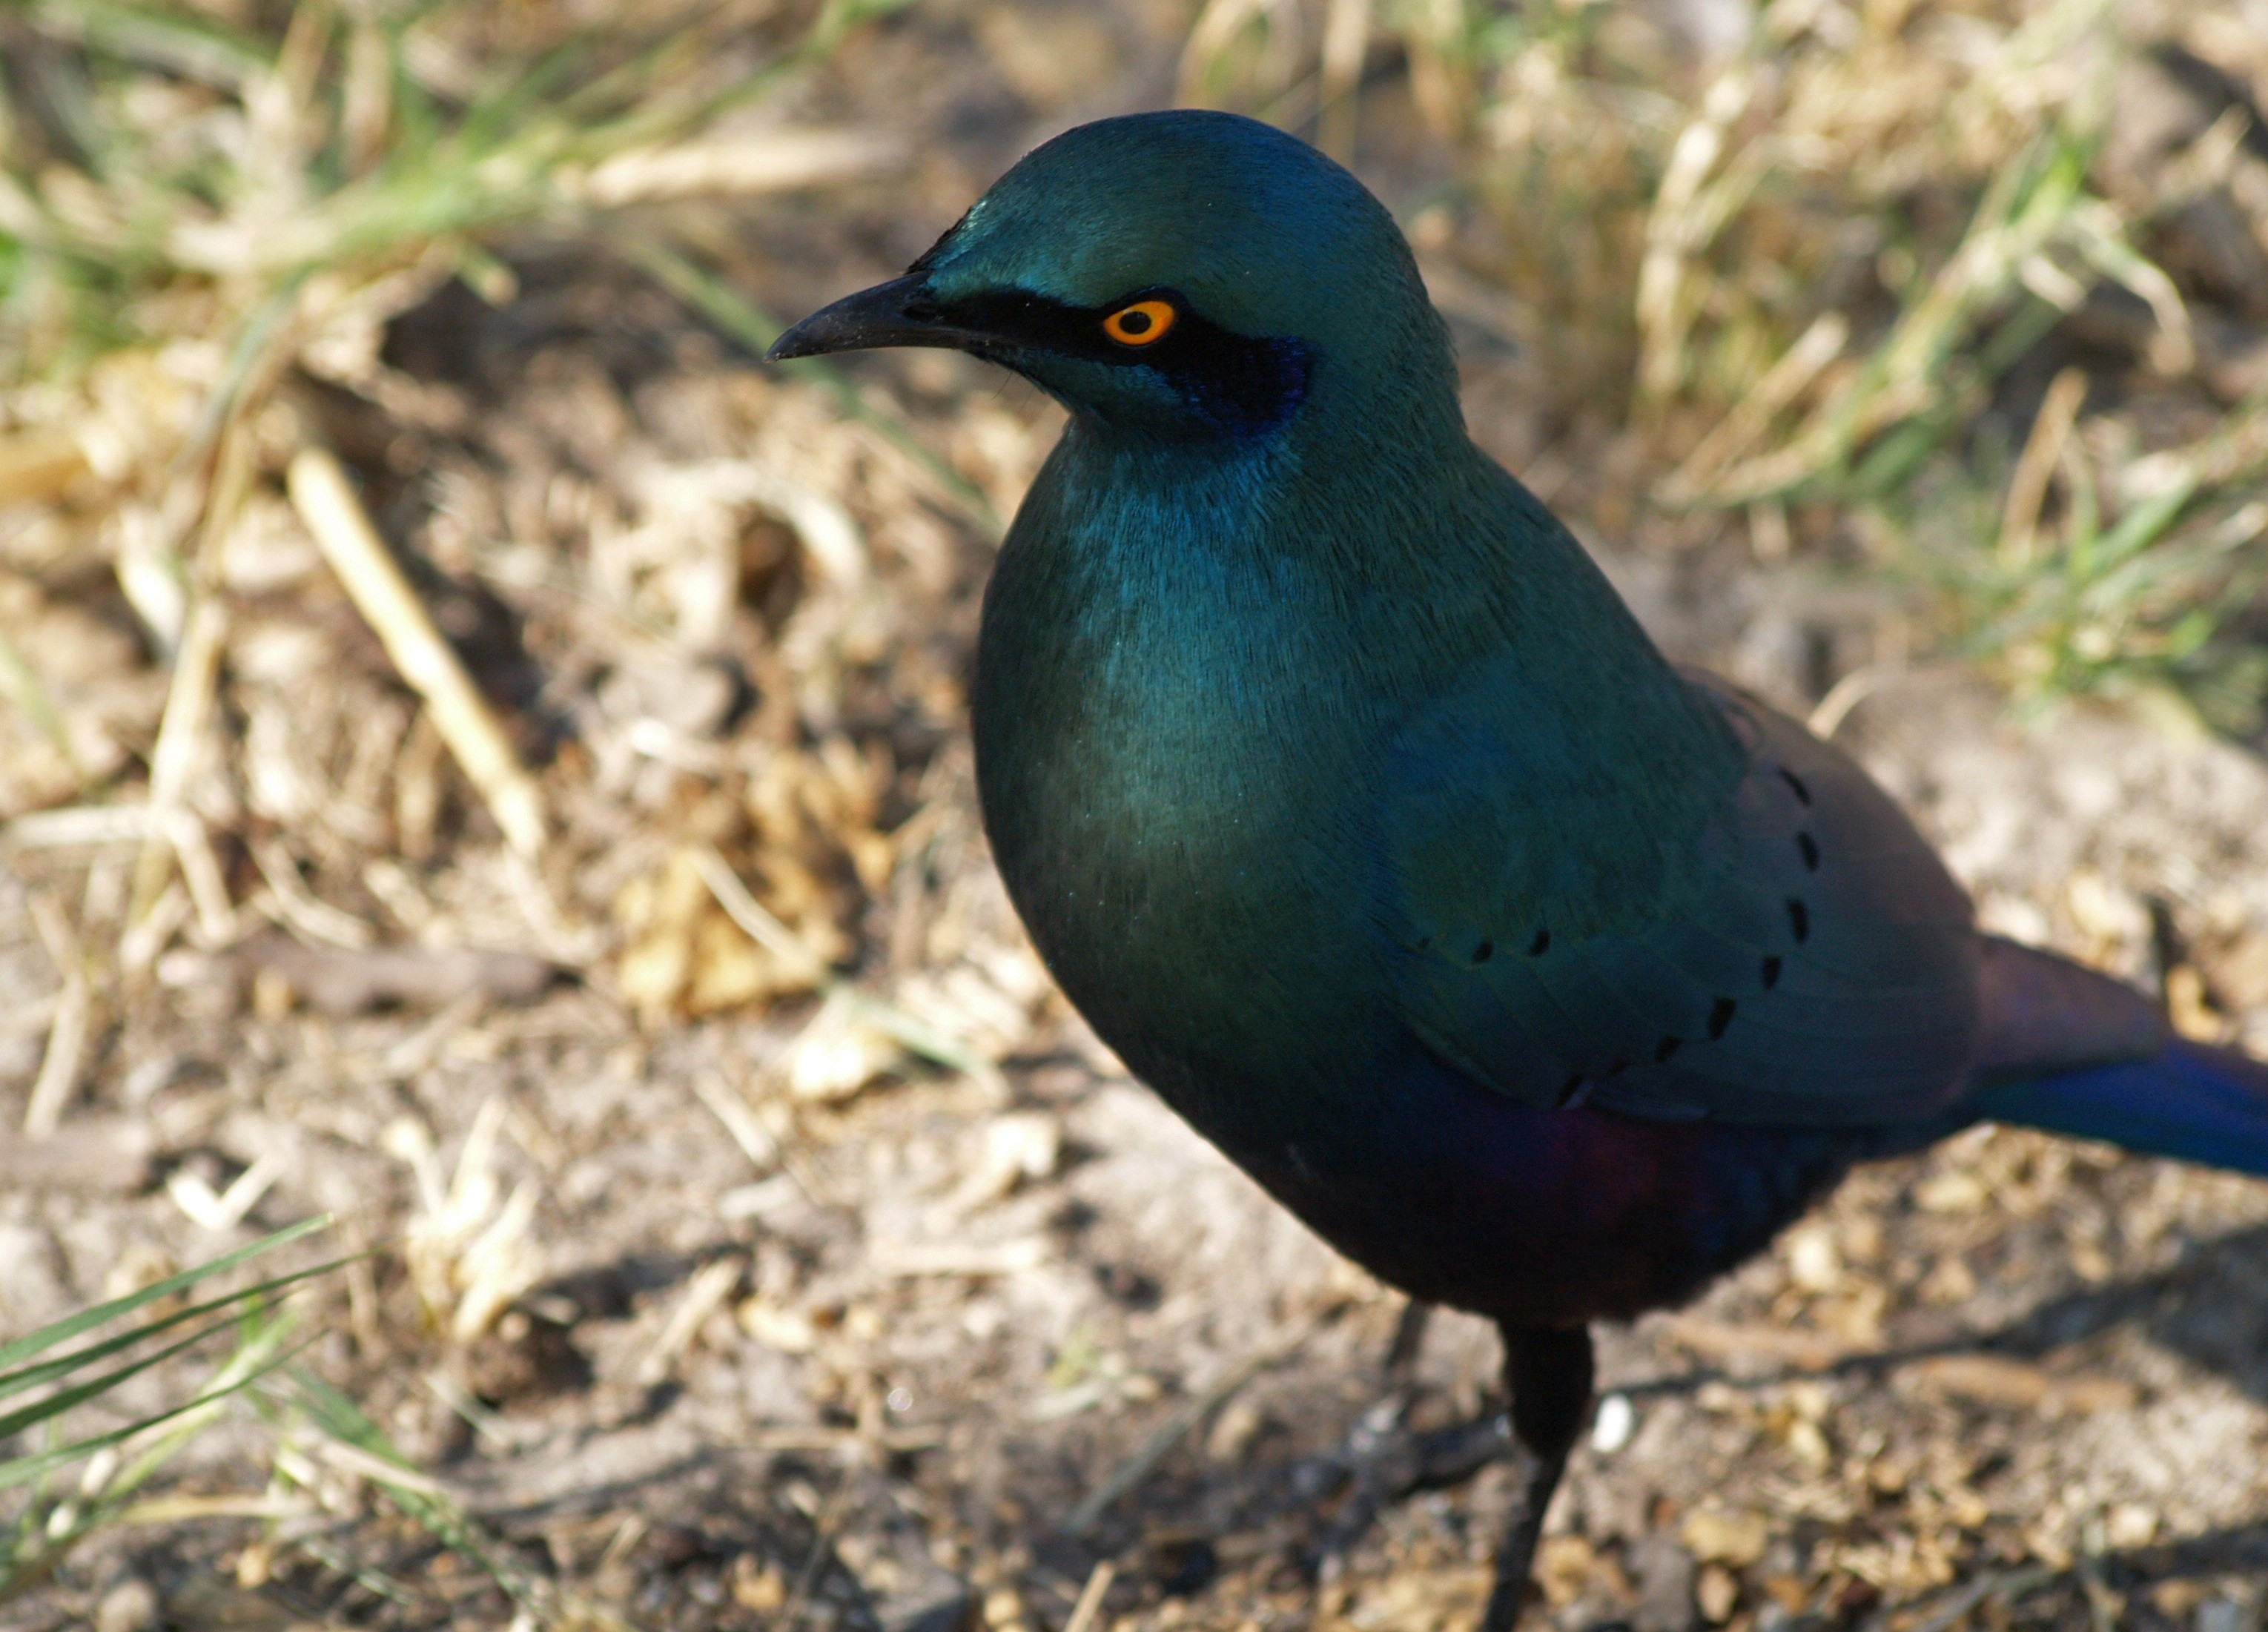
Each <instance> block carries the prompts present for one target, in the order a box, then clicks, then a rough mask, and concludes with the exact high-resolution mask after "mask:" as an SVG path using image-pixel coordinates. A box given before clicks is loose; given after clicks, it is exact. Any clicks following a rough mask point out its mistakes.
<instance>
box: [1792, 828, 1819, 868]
mask: <svg viewBox="0 0 2268 1632" xmlns="http://www.w3.org/2000/svg"><path fill="white" fill-rule="evenodd" d="M1795 847H1796V849H1797V850H1799V851H1800V852H1801V853H1802V854H1803V870H1804V871H1805V872H1807V873H1816V872H1817V871H1818V870H1819V841H1818V840H1817V839H1815V838H1813V837H1812V836H1811V835H1810V834H1808V833H1798V834H1797V835H1796V836H1795Z"/></svg>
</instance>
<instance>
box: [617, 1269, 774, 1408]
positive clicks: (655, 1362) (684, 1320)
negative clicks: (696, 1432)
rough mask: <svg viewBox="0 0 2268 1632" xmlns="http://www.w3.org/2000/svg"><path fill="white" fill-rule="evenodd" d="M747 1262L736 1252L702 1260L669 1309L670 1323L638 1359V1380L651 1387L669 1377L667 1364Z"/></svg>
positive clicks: (715, 1307)
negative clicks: (728, 1255) (707, 1262)
mask: <svg viewBox="0 0 2268 1632" xmlns="http://www.w3.org/2000/svg"><path fill="white" fill-rule="evenodd" d="M747 1266H748V1262H747V1259H744V1258H740V1257H739V1256H737V1255H735V1256H733V1257H731V1258H720V1259H717V1260H716V1261H715V1262H713V1263H710V1264H704V1265H703V1266H701V1268H700V1269H699V1270H698V1271H696V1273H695V1274H694V1276H693V1279H692V1280H691V1281H689V1282H688V1283H687V1285H686V1288H685V1296H683V1297H682V1298H681V1299H680V1300H679V1301H678V1305H677V1307H676V1308H675V1309H674V1310H672V1311H670V1315H669V1324H668V1325H666V1326H664V1327H663V1328H662V1332H661V1335H660V1336H659V1338H657V1339H656V1340H654V1345H653V1348H652V1349H650V1350H649V1351H648V1352H647V1354H646V1357H645V1358H644V1360H641V1361H640V1362H638V1369H637V1380H638V1381H639V1382H640V1383H641V1384H643V1385H644V1386H646V1387H648V1388H652V1387H653V1386H654V1385H656V1384H658V1383H660V1382H662V1381H664V1380H665V1379H666V1378H667V1377H668V1376H669V1370H670V1367H671V1366H673V1365H674V1364H675V1363H676V1362H677V1357H678V1355H681V1354H682V1353H684V1352H685V1350H686V1349H688V1348H691V1347H692V1345H693V1340H694V1339H695V1338H696V1336H698V1335H699V1334H700V1332H701V1328H702V1326H704V1325H705V1324H707V1322H708V1319H709V1317H710V1316H711V1315H713V1314H715V1313H716V1312H717V1311H718V1308H719V1307H720V1306H722V1304H723V1303H724V1302H725V1298H726V1297H727V1296H730V1295H731V1293H732V1290H733V1286H734V1284H735V1283H736V1282H738V1281H739V1280H740V1275H741V1273H742V1272H743V1271H744V1270H746V1269H747Z"/></svg>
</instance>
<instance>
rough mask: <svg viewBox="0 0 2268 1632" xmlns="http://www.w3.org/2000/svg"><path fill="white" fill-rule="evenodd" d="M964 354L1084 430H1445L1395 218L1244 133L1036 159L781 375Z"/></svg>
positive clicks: (796, 341) (1444, 347) (804, 347)
mask: <svg viewBox="0 0 2268 1632" xmlns="http://www.w3.org/2000/svg"><path fill="white" fill-rule="evenodd" d="M897 345H917V346H947V347H952V348H954V349H956V350H959V351H968V352H969V353H971V354H973V355H975V356H977V357H980V358H984V359H986V360H987V361H989V362H994V363H998V364H999V365H1001V366H1003V367H1006V368H1010V369H1013V370H1014V371H1015V372H1016V373H1020V374H1022V375H1023V376H1025V377H1026V378H1027V379H1029V380H1032V381H1033V382H1034V383H1035V384H1037V385H1038V386H1040V387H1041V388H1042V389H1044V390H1046V391H1047V392H1048V393H1049V394H1050V395H1053V396H1055V397H1057V399H1058V400H1060V401H1061V402H1064V405H1065V406H1067V407H1068V408H1070V409H1071V410H1072V411H1073V412H1074V413H1077V414H1080V415H1083V416H1091V417H1094V418H1096V419H1099V420H1101V421H1102V422H1103V423H1105V424H1106V425H1110V426H1112V427H1114V428H1118V429H1123V430H1125V431H1128V432H1134V433H1137V434H1146V435H1152V436H1161V437H1167V438H1171V439H1229V440H1233V441H1240V442H1242V441H1250V440H1253V439H1261V438H1266V437H1269V436H1270V435H1272V434H1274V433H1275V432H1278V431H1280V430H1282V429H1283V428H1285V426H1287V425H1292V424H1293V423H1295V422H1298V421H1301V420H1303V419H1307V420H1312V419H1315V418H1318V417H1322V418H1328V419H1331V420H1337V421H1340V422H1343V423H1344V422H1348V421H1350V420H1371V419H1372V418H1373V416H1375V415H1378V414H1381V413H1383V414H1392V415H1394V416H1395V417H1397V418H1398V419H1401V420H1403V421H1406V418H1407V417H1408V416H1409V415H1410V412H1411V411H1412V410H1421V409H1427V408H1431V409H1435V410H1439V409H1441V408H1442V407H1443V406H1444V405H1446V410H1447V412H1448V413H1449V414H1450V415H1452V416H1454V413H1455V411H1456V410H1455V384H1454V371H1453V368H1452V366H1451V362H1450V357H1449V348H1448V341H1447V333H1446V331H1445V329H1443V327H1442V325H1441V322H1440V319H1439V317H1438V316H1437V315H1436V314H1434V311H1433V308H1432V305H1431V303H1430V302H1429V301H1428V300H1427V299H1426V298H1425V286H1424V284H1422V283H1421V282H1420V280H1419V278H1418V269H1417V265H1416V262H1414V261H1413V260H1412V259H1411V257H1410V249H1409V246H1408V245H1407V244H1406V243H1405V242H1404V241H1403V237H1402V233H1401V232H1400V230H1399V229H1398V228H1397V227H1396V226H1395V224H1394V219H1393V218H1392V217H1391V216H1390V215H1388V213H1387V211H1386V209H1385V208H1384V206H1382V205H1381V204H1380V203H1379V202H1378V201H1377V200H1376V199H1375V198H1373V197H1372V196H1371V195H1370V194H1369V193H1368V192H1366V190H1365V189H1364V188H1363V186H1362V184H1361V183H1360V182H1359V181H1356V180H1355V179H1354V177H1352V176H1351V175H1350V174H1347V173H1346V172H1345V171H1344V170H1343V169H1341V168H1340V167H1339V166H1337V165H1336V164H1333V163H1332V162H1331V161H1330V160H1329V159H1326V158H1325V157H1323V155H1322V154H1321V153H1319V152H1317V151H1315V150H1314V149H1313V148H1311V147H1309V146H1307V144H1304V143H1302V142H1300V141H1299V140H1297V139H1295V138H1294V137H1289V136H1286V135H1285V134H1284V133H1283V132H1282V131H1280V130H1277V129H1273V128H1272V127H1270V126H1268V125H1264V124H1262V123H1259V122H1257V121H1255V120H1250V119H1244V118H1240V117H1238V116H1236V115H1234V114H1218V113H1199V112H1172V113H1155V114H1132V115H1130V116H1128V117H1125V118H1119V119H1105V120H1101V121H1098V122H1095V123H1094V124H1088V125H1081V126H1080V127H1079V128H1078V129H1074V130H1070V131H1067V132H1065V133H1064V135H1062V136H1059V137H1056V138H1055V139H1054V140H1053V141H1051V142H1049V143H1047V144H1045V145H1043V146H1042V147H1039V148H1037V149H1035V151H1032V152H1031V153H1029V154H1027V155H1026V156H1025V158H1024V159H1022V160H1021V161H1020V162H1019V163H1018V164H1017V165H1016V166H1015V167H1014V168H1013V169H1012V170H1010V171H1009V172H1008V174H1005V175H1004V176H1002V177H1001V178H1000V180H999V181H998V182H996V183H994V185H993V187H992V188H991V190H990V191H989V192H987V193H986V194H985V195H984V196H983V197H982V198H980V199H978V200H977V201H976V203H975V204H974V205H972V206H971V207H970V209H969V210H968V214H966V215H964V216H963V217H961V219H960V221H959V222H957V223H956V224H955V225H954V226H953V228H952V229H951V230H950V231H948V232H947V233H946V234H945V236H944V237H943V238H941V239H939V240H938V241H937V243H936V245H935V246H934V247H932V249H931V250H930V251H929V253H928V254H927V255H924V256H922V258H921V259H920V260H918V261H917V262H914V264H913V266H912V268H911V269H910V270H909V271H908V272H907V274H906V275H905V276H904V277H899V278H894V279H892V280H891V281H890V282H888V283H886V284H878V285H877V286H875V287H874V288H872V289H868V290H864V291H862V292H859V293H858V294H854V295H851V296H849V297H848V298H846V299H842V300H838V301H836V303H835V304H834V305H832V306H828V307H826V308H824V309H823V310H821V311H820V312H817V313H814V314H813V315H811V316H810V317H807V318H806V319H805V320H804V321H802V322H800V323H798V324H797V325H796V326H795V327H794V328H792V329H789V330H788V331H787V332H786V333H785V334H784V335H782V336H780V338H779V341H778V343H777V344H775V345H774V346H773V347H772V350H771V353H770V355H771V356H772V358H774V359H776V360H777V359H781V358H795V357H812V356H815V355H818V354H819V353H821V352H828V351H858V350H863V349H865V348H868V347H874V346H897Z"/></svg>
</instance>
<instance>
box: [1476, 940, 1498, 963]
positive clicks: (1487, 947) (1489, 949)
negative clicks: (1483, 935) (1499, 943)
mask: <svg viewBox="0 0 2268 1632" xmlns="http://www.w3.org/2000/svg"><path fill="white" fill-rule="evenodd" d="M1494 956H1496V942H1493V941H1484V942H1481V943H1480V944H1479V945H1478V946H1476V947H1475V948H1474V949H1473V962H1475V963H1476V964H1485V963H1487V962H1488V961H1489V959H1491V958H1492V957H1494Z"/></svg>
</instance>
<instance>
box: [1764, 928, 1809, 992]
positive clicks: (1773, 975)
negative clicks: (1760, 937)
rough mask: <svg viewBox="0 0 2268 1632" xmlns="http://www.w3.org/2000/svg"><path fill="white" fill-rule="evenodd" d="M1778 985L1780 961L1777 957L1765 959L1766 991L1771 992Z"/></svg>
mask: <svg viewBox="0 0 2268 1632" xmlns="http://www.w3.org/2000/svg"><path fill="white" fill-rule="evenodd" d="M1797 938H1798V939H1799V940H1800V939H1801V937H1800V936H1798V937H1797ZM1778 984H1779V959H1778V958H1776V957H1768V958H1766V959H1764V990H1765V991H1767V992H1769V991H1771V989H1772V988H1773V987H1774V986H1778Z"/></svg>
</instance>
